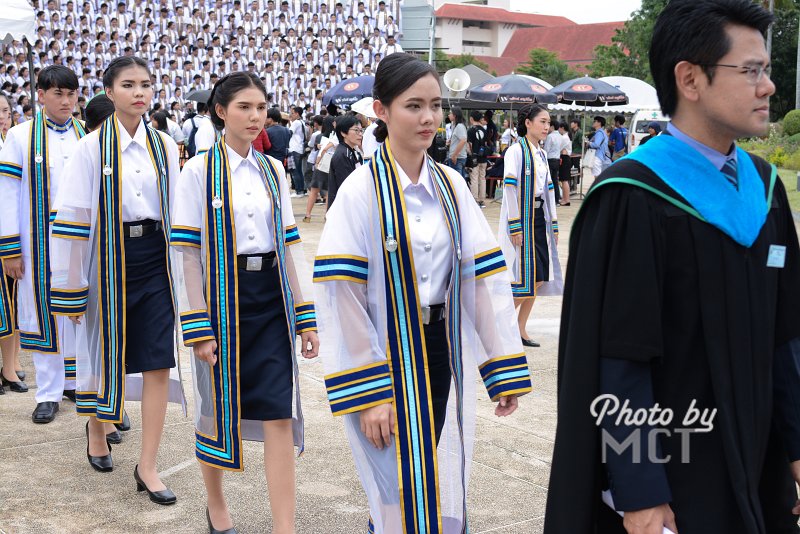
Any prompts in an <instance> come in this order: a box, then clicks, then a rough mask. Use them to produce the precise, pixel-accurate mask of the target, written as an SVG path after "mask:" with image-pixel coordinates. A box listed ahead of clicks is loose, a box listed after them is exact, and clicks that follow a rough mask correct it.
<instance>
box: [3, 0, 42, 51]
mask: <svg viewBox="0 0 800 534" xmlns="http://www.w3.org/2000/svg"><path fill="white" fill-rule="evenodd" d="M35 34H36V13H34V11H33V7H31V5H30V4H29V3H28V2H27V1H26V0H3V9H2V10H0V41H3V42H5V41H8V40H11V39H16V40H17V41H21V40H22V39H23V38H25V37H28V38H31V39H32V38H33V36H34V35H35Z"/></svg>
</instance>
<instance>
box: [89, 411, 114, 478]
mask: <svg viewBox="0 0 800 534" xmlns="http://www.w3.org/2000/svg"><path fill="white" fill-rule="evenodd" d="M106 445H108V454H106V455H105V456H92V455H91V454H89V421H86V458H88V459H89V465H91V466H92V467H93V468H94V470H95V471H99V472H101V473H110V472H111V471H113V470H114V460H113V459H112V458H111V444H110V443H109V442H108V440H106Z"/></svg>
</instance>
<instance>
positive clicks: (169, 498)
mask: <svg viewBox="0 0 800 534" xmlns="http://www.w3.org/2000/svg"><path fill="white" fill-rule="evenodd" d="M133 479H134V480H135V481H136V491H146V492H147V495H148V496H149V497H150V500H151V501H153V502H154V503H156V504H163V505H168V504H175V503H176V502H177V501H178V498H177V497H176V496H175V494H174V493H172V490H171V489H169V488H167V489H165V490H161V491H150V489H149V488H148V487H147V486H146V485H145V483H144V482H142V479H141V478H139V464H136V467H134V468H133Z"/></svg>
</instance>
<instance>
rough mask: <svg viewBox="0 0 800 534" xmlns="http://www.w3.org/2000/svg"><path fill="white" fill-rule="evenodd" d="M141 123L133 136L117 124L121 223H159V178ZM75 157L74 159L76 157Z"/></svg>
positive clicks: (141, 122) (142, 122)
mask: <svg viewBox="0 0 800 534" xmlns="http://www.w3.org/2000/svg"><path fill="white" fill-rule="evenodd" d="M145 128H146V126H145V124H144V121H140V122H139V127H138V128H137V129H136V133H135V134H134V136H133V137H131V136H130V134H128V131H127V130H126V129H125V128H123V127H122V125H120V129H119V147H120V151H121V152H122V221H123V222H136V221H141V220H144V219H151V220H154V221H160V220H161V200H160V199H159V196H160V193H159V190H158V177H157V176H156V170H155V168H154V167H153V160H152V159H151V158H150V152H149V151H148V150H147V132H146V130H145ZM76 157H77V156H76Z"/></svg>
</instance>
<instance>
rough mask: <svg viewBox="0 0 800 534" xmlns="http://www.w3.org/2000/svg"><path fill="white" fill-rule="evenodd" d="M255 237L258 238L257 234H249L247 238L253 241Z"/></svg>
mask: <svg viewBox="0 0 800 534" xmlns="http://www.w3.org/2000/svg"><path fill="white" fill-rule="evenodd" d="M255 238H256V235H255V234H250V235H249V236H247V239H249V240H250V241H252V240H253V239H255Z"/></svg>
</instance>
